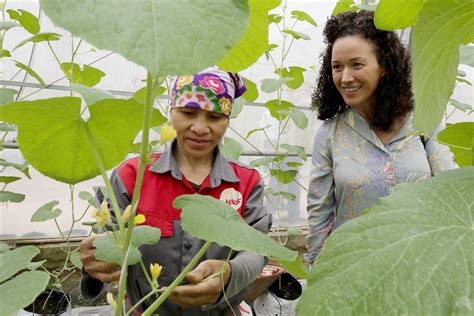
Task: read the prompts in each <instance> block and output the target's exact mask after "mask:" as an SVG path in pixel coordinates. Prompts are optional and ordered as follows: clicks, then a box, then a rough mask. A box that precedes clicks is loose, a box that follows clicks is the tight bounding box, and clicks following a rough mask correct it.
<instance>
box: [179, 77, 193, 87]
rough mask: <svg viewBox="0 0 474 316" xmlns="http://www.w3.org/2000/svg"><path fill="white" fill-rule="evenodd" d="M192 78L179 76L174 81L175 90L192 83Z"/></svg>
mask: <svg viewBox="0 0 474 316" xmlns="http://www.w3.org/2000/svg"><path fill="white" fill-rule="evenodd" d="M193 79H194V78H193V76H179V77H178V79H177V80H176V88H178V89H181V88H182V87H183V86H185V85H187V84H190V83H191V82H193Z"/></svg>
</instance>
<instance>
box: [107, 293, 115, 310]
mask: <svg viewBox="0 0 474 316" xmlns="http://www.w3.org/2000/svg"><path fill="white" fill-rule="evenodd" d="M107 303H108V304H109V305H110V306H112V308H113V309H114V310H115V309H117V301H116V300H115V298H114V295H113V294H112V293H110V292H108V293H107Z"/></svg>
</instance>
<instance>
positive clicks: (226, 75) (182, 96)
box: [170, 67, 247, 118]
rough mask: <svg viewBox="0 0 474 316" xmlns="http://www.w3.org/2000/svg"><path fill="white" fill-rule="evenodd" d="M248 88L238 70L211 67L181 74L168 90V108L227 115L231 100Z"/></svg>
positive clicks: (230, 108) (232, 101) (230, 107)
mask: <svg viewBox="0 0 474 316" xmlns="http://www.w3.org/2000/svg"><path fill="white" fill-rule="evenodd" d="M246 90H247V88H246V87H245V83H244V80H243V79H242V77H240V75H239V74H237V73H230V72H225V71H223V70H221V69H219V68H217V67H210V68H207V69H204V70H203V71H201V72H198V73H196V74H194V75H192V76H180V77H178V78H177V79H176V80H175V82H174V84H173V90H172V91H171V96H170V101H171V108H172V109H174V108H180V107H186V108H194V109H201V110H206V111H210V112H216V113H222V114H224V116H225V117H227V118H229V116H230V113H231V111H232V104H233V103H234V100H235V99H236V98H238V97H239V96H241V95H242V94H243V93H244V92H245V91H246Z"/></svg>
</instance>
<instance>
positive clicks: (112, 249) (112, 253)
mask: <svg viewBox="0 0 474 316" xmlns="http://www.w3.org/2000/svg"><path fill="white" fill-rule="evenodd" d="M93 245H94V247H95V248H96V251H95V257H96V258H97V260H100V261H104V262H109V263H116V264H118V265H121V264H122V263H123V260H124V256H123V251H122V249H121V248H120V246H119V245H118V244H117V242H116V241H115V240H114V239H113V238H111V237H110V236H107V235H103V236H101V237H99V238H97V239H95V240H94V242H93ZM141 257H142V254H141V253H140V251H139V250H138V249H137V247H135V246H134V245H133V244H130V251H129V253H128V261H127V265H133V264H135V263H138V262H140V259H141Z"/></svg>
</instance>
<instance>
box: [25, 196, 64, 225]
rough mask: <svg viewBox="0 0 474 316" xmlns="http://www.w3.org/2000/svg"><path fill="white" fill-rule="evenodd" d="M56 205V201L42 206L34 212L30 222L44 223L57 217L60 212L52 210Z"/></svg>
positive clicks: (57, 202) (56, 209)
mask: <svg viewBox="0 0 474 316" xmlns="http://www.w3.org/2000/svg"><path fill="white" fill-rule="evenodd" d="M58 204H59V201H56V200H54V201H51V202H48V203H46V204H44V205H43V206H41V207H40V208H39V209H37V210H36V212H35V213H34V214H33V216H31V221H32V222H44V221H48V220H50V219H53V218H56V217H58V216H59V215H61V210H60V209H58V208H54V207H55V206H56V205H58Z"/></svg>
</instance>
